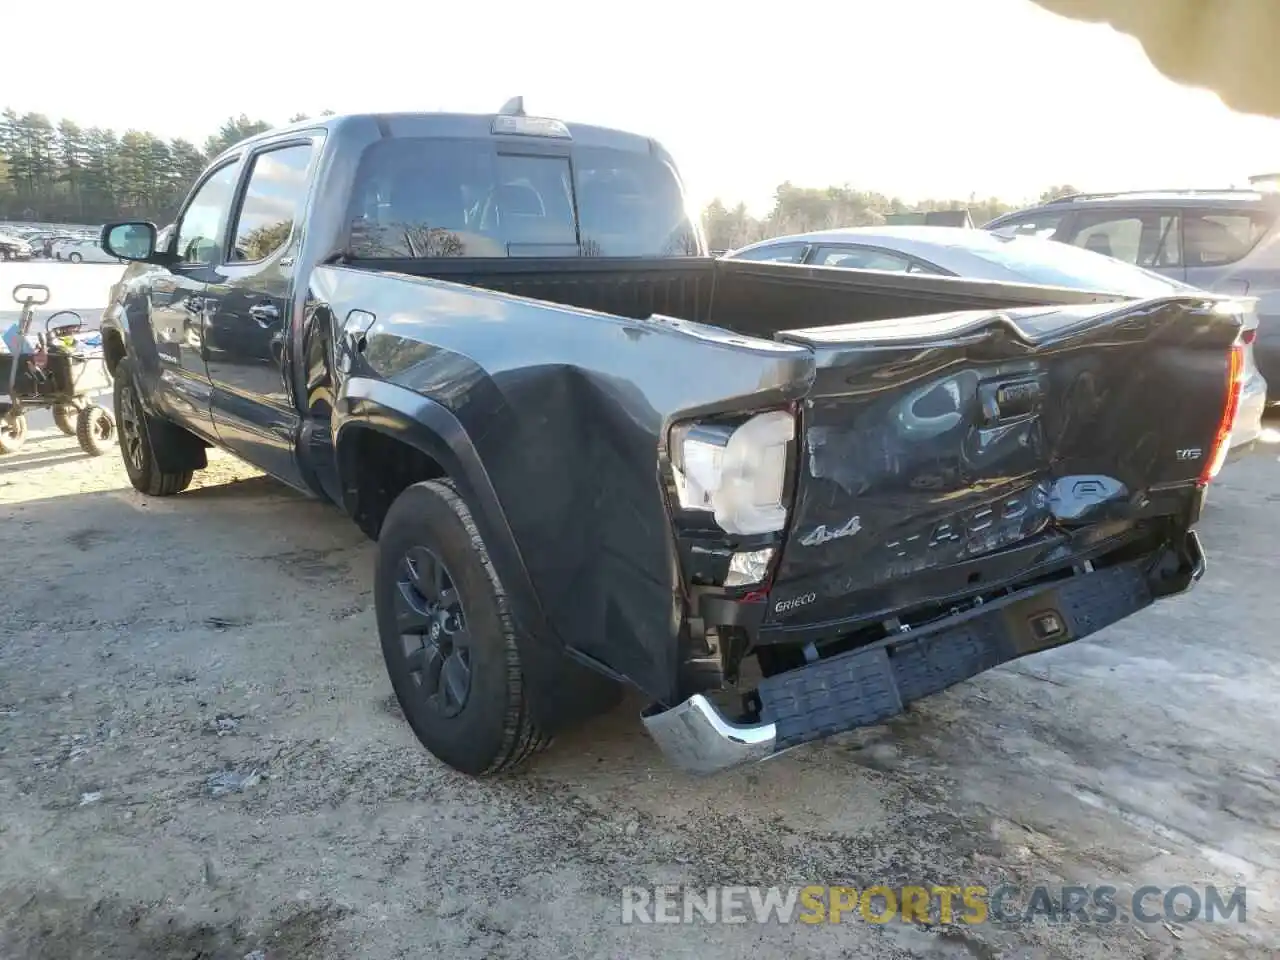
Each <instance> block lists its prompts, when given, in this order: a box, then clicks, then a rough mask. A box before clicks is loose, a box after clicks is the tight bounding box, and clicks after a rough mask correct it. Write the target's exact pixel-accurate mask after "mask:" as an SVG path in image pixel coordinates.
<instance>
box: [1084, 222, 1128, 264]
mask: <svg viewBox="0 0 1280 960" xmlns="http://www.w3.org/2000/svg"><path fill="white" fill-rule="evenodd" d="M1071 243H1074V244H1075V246H1076V247H1084V250H1089V251H1092V252H1094V253H1102V255H1103V256H1108V257H1115V259H1116V260H1124V261H1126V262H1129V264H1137V262H1138V259H1139V250H1140V247H1142V218H1140V216H1137V215H1121V216H1116V215H1106V214H1103V215H1087V214H1082V215H1080V219H1079V224H1078V228H1076V230H1075V236H1074V237H1073V238H1071Z"/></svg>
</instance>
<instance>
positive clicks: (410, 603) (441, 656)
mask: <svg viewBox="0 0 1280 960" xmlns="http://www.w3.org/2000/svg"><path fill="white" fill-rule="evenodd" d="M396 587H397V594H396V600H395V615H396V622H397V624H398V626H399V629H400V643H401V647H402V650H403V652H404V658H405V666H406V668H407V669H408V671H409V675H410V676H411V677H412V678H413V682H414V686H415V689H416V691H417V693H418V696H419V697H421V698H422V700H423V703H424V704H425V705H426V707H427V708H428V709H429V710H431V711H432V712H433V713H436V714H438V715H439V716H441V717H445V718H452V717H456V716H457V715H458V714H459V713H461V712H462V709H463V708H464V707H465V706H466V705H467V700H468V698H469V697H470V695H471V633H470V631H469V630H468V628H467V616H466V613H465V611H464V610H463V608H462V600H461V598H460V597H459V596H458V589H457V587H456V586H455V584H454V580H453V577H452V576H451V575H450V573H449V568H448V567H446V566H445V565H444V562H443V561H442V560H441V559H440V558H439V557H437V556H436V555H435V554H434V553H433V552H431V551H430V550H429V549H427V548H426V547H422V546H415V547H410V548H409V550H408V551H407V552H406V553H405V555H404V556H403V557H402V558H401V560H400V563H399V567H398V571H397V577H396Z"/></svg>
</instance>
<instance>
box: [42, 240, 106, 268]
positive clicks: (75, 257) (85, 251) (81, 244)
mask: <svg viewBox="0 0 1280 960" xmlns="http://www.w3.org/2000/svg"><path fill="white" fill-rule="evenodd" d="M53 255H54V257H55V258H57V259H58V260H66V261H69V262H70V263H122V262H123V261H122V260H120V258H118V257H113V256H111V255H110V254H108V253H107V252H106V251H104V250H103V249H102V245H101V244H100V243H99V242H98V241H97V240H96V239H93V238H83V239H82V238H77V239H74V240H59V241H58V242H56V243H54V244H53Z"/></svg>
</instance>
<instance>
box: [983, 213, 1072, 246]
mask: <svg viewBox="0 0 1280 960" xmlns="http://www.w3.org/2000/svg"><path fill="white" fill-rule="evenodd" d="M1065 216H1066V214H1064V213H1049V212H1048V211H1038V212H1036V213H1029V214H1027V215H1026V216H1025V217H1019V218H1018V219H1017V220H1009V221H1006V222H1005V223H1002V224H1000V226H998V227H993V228H992V232H993V233H999V234H1001V235H1002V236H1009V235H1012V236H1015V237H1043V238H1045V239H1046V240H1051V239H1053V235H1054V234H1055V233H1057V232H1058V227H1059V226H1060V225H1061V224H1062V220H1063V218H1064V217H1065Z"/></svg>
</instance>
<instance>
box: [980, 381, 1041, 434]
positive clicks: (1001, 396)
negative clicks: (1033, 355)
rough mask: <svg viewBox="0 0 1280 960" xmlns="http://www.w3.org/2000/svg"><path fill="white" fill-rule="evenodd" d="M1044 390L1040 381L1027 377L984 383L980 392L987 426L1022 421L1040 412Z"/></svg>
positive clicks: (983, 415) (984, 420)
mask: <svg viewBox="0 0 1280 960" xmlns="http://www.w3.org/2000/svg"><path fill="white" fill-rule="evenodd" d="M1043 395H1044V390H1043V389H1042V388H1041V386H1040V381H1039V380H1036V379H1028V378H1026V377H1022V378H1019V379H1017V380H1000V381H996V382H994V383H984V384H983V385H982V386H981V387H980V388H979V390H978V397H979V399H980V400H981V403H982V419H983V423H984V425H985V426H988V427H990V426H994V425H996V424H997V423H1007V422H1008V421H1010V420H1020V419H1022V418H1023V417H1029V416H1031V415H1032V414H1035V413H1039V412H1040V401H1041V399H1042V398H1043Z"/></svg>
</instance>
